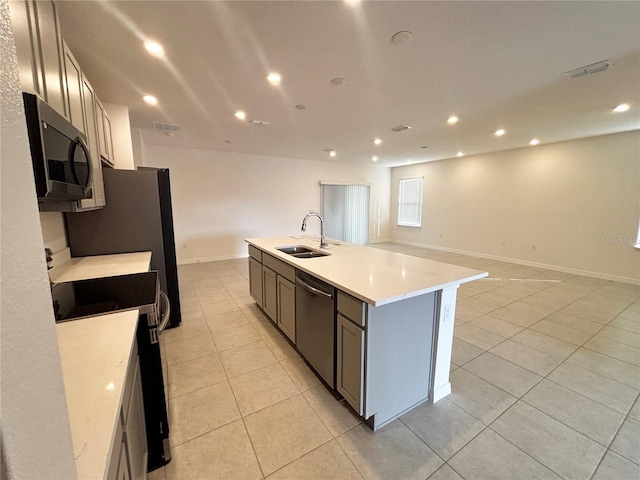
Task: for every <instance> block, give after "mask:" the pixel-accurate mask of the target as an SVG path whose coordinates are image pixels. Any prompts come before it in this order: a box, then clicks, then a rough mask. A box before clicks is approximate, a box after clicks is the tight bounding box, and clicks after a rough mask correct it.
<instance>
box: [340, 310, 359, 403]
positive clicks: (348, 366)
mask: <svg viewBox="0 0 640 480" xmlns="http://www.w3.org/2000/svg"><path fill="white" fill-rule="evenodd" d="M336 330H337V338H336V357H337V358H336V366H337V369H336V370H337V372H336V373H337V374H336V388H337V389H338V392H339V393H340V394H341V395H342V396H343V397H344V398H345V400H346V401H347V402H349V405H351V406H352V407H353V409H354V410H355V411H356V412H358V415H362V414H363V413H364V409H363V401H362V400H363V386H364V329H363V328H362V327H360V326H358V325H356V324H355V323H353V322H352V321H350V320H349V319H348V318H346V317H344V316H343V315H341V314H340V313H338V319H337V328H336Z"/></svg>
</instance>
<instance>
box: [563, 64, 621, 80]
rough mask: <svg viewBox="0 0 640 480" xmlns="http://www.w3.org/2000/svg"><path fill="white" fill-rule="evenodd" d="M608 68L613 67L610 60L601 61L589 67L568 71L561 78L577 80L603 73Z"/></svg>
mask: <svg viewBox="0 0 640 480" xmlns="http://www.w3.org/2000/svg"><path fill="white" fill-rule="evenodd" d="M609 67H613V63H611V60H603V61H601V62H598V63H592V64H591V65H586V66H584V67H579V68H575V69H573V70H569V71H568V72H564V73H563V74H562V76H563V77H567V78H578V77H582V76H584V75H587V74H591V73H600V72H604V71H605V70H606V69H607V68H609Z"/></svg>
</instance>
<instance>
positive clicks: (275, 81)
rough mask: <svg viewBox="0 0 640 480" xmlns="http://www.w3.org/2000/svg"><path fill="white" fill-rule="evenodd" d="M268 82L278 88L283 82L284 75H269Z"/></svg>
mask: <svg viewBox="0 0 640 480" xmlns="http://www.w3.org/2000/svg"><path fill="white" fill-rule="evenodd" d="M267 81H268V82H269V83H270V84H271V85H274V86H278V85H280V83H281V82H282V75H280V74H279V73H277V72H271V73H270V74H269V75H267Z"/></svg>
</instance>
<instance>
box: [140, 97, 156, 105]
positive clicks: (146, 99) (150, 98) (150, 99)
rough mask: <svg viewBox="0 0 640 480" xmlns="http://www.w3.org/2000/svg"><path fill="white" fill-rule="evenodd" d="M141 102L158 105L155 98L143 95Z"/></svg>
mask: <svg viewBox="0 0 640 480" xmlns="http://www.w3.org/2000/svg"><path fill="white" fill-rule="evenodd" d="M142 100H144V101H145V102H147V103H148V104H149V105H157V104H158V99H157V98H156V97H154V96H153V95H145V96H144V97H142Z"/></svg>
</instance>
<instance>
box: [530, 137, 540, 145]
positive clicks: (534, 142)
mask: <svg viewBox="0 0 640 480" xmlns="http://www.w3.org/2000/svg"><path fill="white" fill-rule="evenodd" d="M539 143H540V140H538V139H537V138H534V139H532V140H531V141H530V142H529V145H538V144H539Z"/></svg>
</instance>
